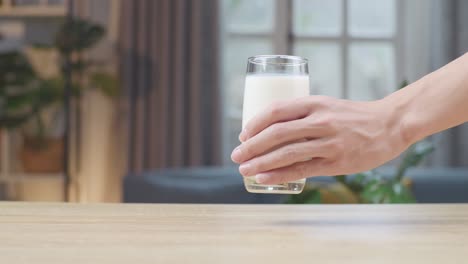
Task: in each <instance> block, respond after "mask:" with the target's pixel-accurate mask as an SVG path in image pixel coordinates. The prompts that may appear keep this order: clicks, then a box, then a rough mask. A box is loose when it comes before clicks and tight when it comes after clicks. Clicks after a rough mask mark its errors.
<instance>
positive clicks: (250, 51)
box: [223, 38, 273, 149]
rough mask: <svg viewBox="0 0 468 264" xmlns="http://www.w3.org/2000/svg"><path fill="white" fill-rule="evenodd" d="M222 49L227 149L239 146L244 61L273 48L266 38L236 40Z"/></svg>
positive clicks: (231, 40) (266, 52) (226, 43)
mask: <svg viewBox="0 0 468 264" xmlns="http://www.w3.org/2000/svg"><path fill="white" fill-rule="evenodd" d="M224 46H225V48H224V54H223V57H224V59H223V60H224V64H223V65H224V69H223V71H224V83H225V90H224V93H225V98H226V100H225V105H224V107H225V109H224V111H226V115H227V117H228V120H229V122H228V124H227V125H228V127H227V129H228V131H229V132H230V134H232V135H233V136H231V137H229V143H228V146H227V147H228V149H234V148H235V147H236V146H237V145H239V141H238V139H237V137H238V135H239V133H240V129H241V126H240V122H241V120H242V99H243V95H242V88H243V87H244V81H245V66H246V61H245V59H246V58H248V57H251V56H254V55H255V54H271V53H272V52H273V47H272V44H271V41H270V40H269V39H267V38H265V39H262V38H245V39H242V38H237V39H229V40H228V41H226V42H225V45H224Z"/></svg>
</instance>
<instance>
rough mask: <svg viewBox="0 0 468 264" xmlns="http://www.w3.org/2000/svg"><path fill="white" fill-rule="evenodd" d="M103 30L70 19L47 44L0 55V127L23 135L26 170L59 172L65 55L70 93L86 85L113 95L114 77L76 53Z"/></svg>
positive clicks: (91, 42)
mask: <svg viewBox="0 0 468 264" xmlns="http://www.w3.org/2000/svg"><path fill="white" fill-rule="evenodd" d="M104 34H105V32H104V29H103V28H102V27H101V26H99V25H96V24H93V23H90V22H88V21H85V20H82V19H78V18H74V19H72V20H69V21H67V22H65V23H64V24H63V25H62V26H61V28H60V29H59V31H58V32H57V35H56V38H55V42H54V45H53V46H43V45H41V46H35V47H29V48H27V49H25V52H18V51H14V52H9V53H4V54H0V127H4V128H7V129H15V130H17V131H19V132H20V134H21V135H22V138H23V145H22V149H21V150H20V158H21V161H22V165H23V169H24V170H25V171H26V172H41V173H46V172H47V173H49V172H60V171H62V169H63V168H62V163H63V120H64V116H63V110H62V99H63V94H64V76H65V67H62V66H63V65H64V64H63V62H64V61H65V58H71V63H70V70H71V77H72V93H71V94H72V96H73V97H74V98H75V99H79V97H80V95H81V93H82V92H83V91H84V90H85V89H89V88H90V87H97V88H100V89H101V90H102V92H103V93H104V94H106V95H115V94H116V92H115V91H117V86H116V83H117V82H116V81H115V78H114V77H113V76H112V75H110V74H107V73H106V72H104V71H100V70H99V68H98V67H96V65H94V62H93V61H91V60H85V59H83V56H82V53H83V52H84V51H86V50H87V49H89V48H92V47H93V46H94V45H95V44H96V43H98V42H99V40H100V39H101V38H102V37H103V36H104Z"/></svg>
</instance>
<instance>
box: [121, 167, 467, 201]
mask: <svg viewBox="0 0 468 264" xmlns="http://www.w3.org/2000/svg"><path fill="white" fill-rule="evenodd" d="M393 170H394V169H393V168H383V169H381V171H382V172H383V174H387V175H390V174H391V173H392V171H393ZM408 177H410V178H411V179H412V180H413V183H414V185H413V191H414V194H415V196H416V199H417V200H418V201H419V202H421V203H463V202H468V168H457V169H455V168H429V169H425V168H418V169H413V170H410V171H409V173H408ZM309 180H310V181H320V182H325V183H332V182H333V181H334V179H333V178H332V177H316V178H311V179H309ZM123 189H124V202H132V203H134V202H138V203H281V202H282V199H284V196H283V195H265V194H251V193H248V192H246V191H245V189H244V185H243V182H242V177H241V176H240V175H239V173H238V171H237V167H203V168H185V169H165V170H157V171H152V172H145V173H142V174H140V175H127V177H125V179H124V184H123Z"/></svg>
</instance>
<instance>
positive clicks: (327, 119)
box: [315, 115, 336, 129]
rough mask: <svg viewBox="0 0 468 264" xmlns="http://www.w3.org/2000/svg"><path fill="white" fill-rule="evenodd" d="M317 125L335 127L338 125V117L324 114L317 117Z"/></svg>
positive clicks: (328, 127)
mask: <svg viewBox="0 0 468 264" xmlns="http://www.w3.org/2000/svg"><path fill="white" fill-rule="evenodd" d="M315 125H316V126H318V127H322V128H327V129H333V128H334V127H335V125H336V118H335V117H334V116H332V115H323V116H322V117H320V118H317V120H316V122H315Z"/></svg>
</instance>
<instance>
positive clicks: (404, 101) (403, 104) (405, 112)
mask: <svg viewBox="0 0 468 264" xmlns="http://www.w3.org/2000/svg"><path fill="white" fill-rule="evenodd" d="M403 89H412V87H406V88H403ZM378 104H379V105H381V107H382V108H383V110H382V111H384V113H385V114H384V116H385V121H386V125H387V129H388V131H389V134H390V137H392V138H394V139H395V140H394V141H395V142H396V143H397V144H399V145H402V146H403V147H404V148H407V147H409V146H410V145H412V144H414V143H415V142H417V141H418V140H420V139H421V138H422V137H421V136H420V135H421V131H419V129H418V125H417V123H416V122H415V121H417V120H415V119H413V118H412V115H411V109H410V107H411V93H409V92H408V91H404V90H398V91H396V92H394V93H392V94H390V95H388V96H387V97H385V98H383V99H381V100H379V102H378Z"/></svg>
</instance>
